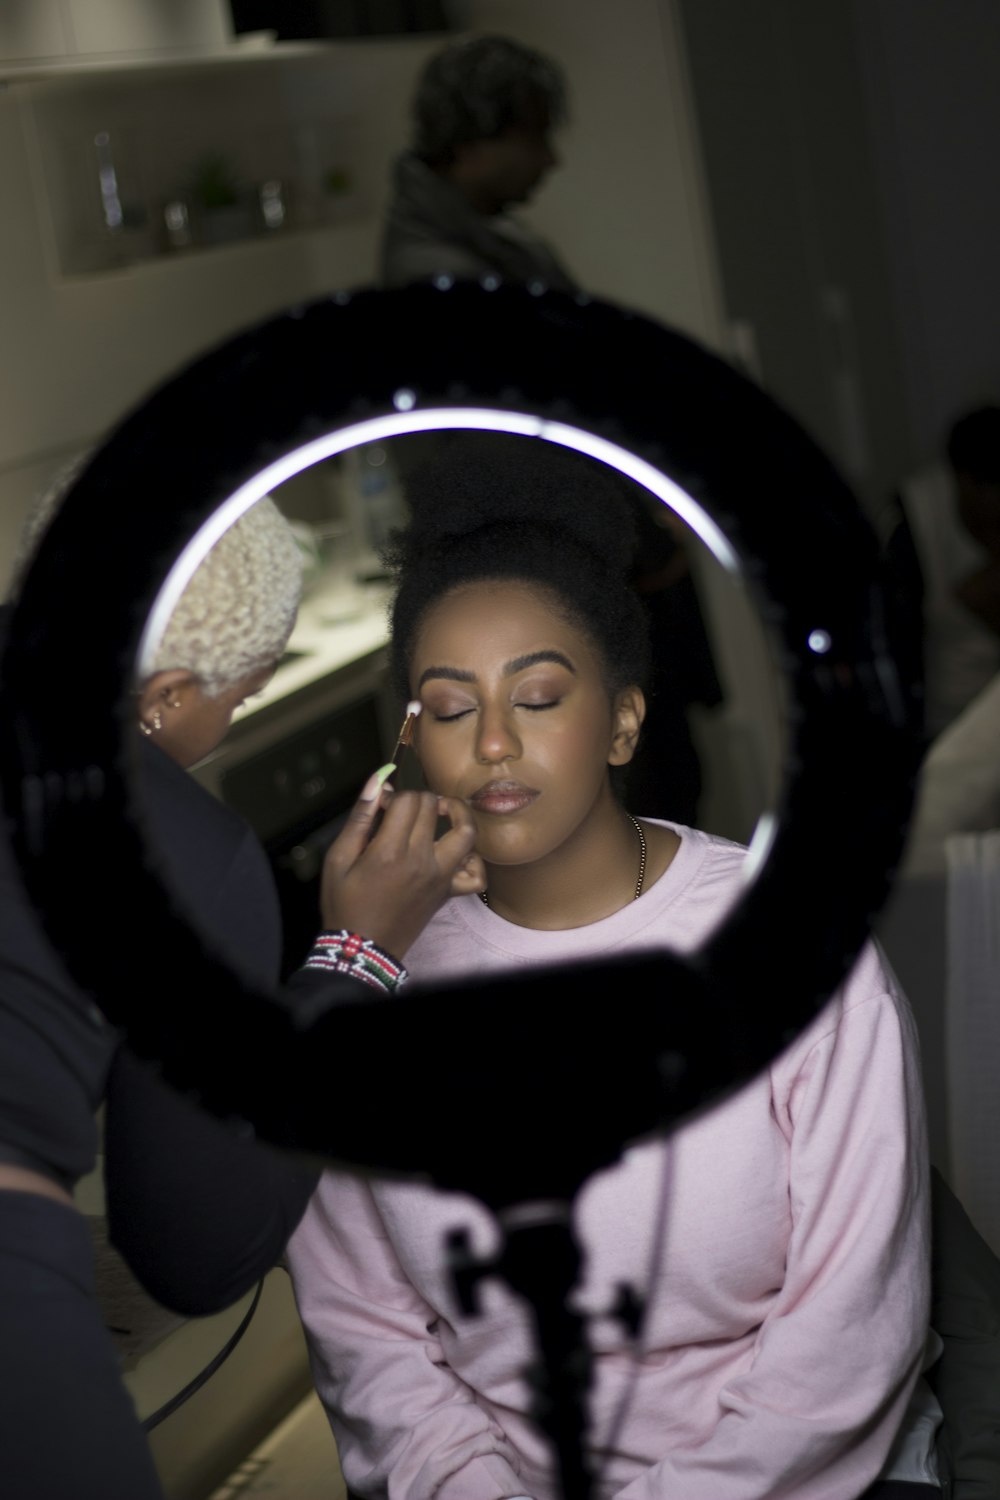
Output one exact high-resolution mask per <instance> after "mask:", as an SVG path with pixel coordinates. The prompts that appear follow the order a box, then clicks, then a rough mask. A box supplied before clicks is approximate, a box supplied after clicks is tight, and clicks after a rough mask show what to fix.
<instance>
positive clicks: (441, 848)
mask: <svg viewBox="0 0 1000 1500" xmlns="http://www.w3.org/2000/svg"><path fill="white" fill-rule="evenodd" d="M466 811H468V809H466ZM442 816H444V817H448V816H450V814H449V813H447V812H444V813H442ZM475 842H476V825H475V823H474V822H473V821H472V818H471V816H470V817H469V818H468V820H467V821H466V820H462V821H459V822H458V824H457V826H455V825H453V826H452V827H451V828H449V830H448V832H447V833H445V834H442V835H441V837H440V838H439V839H438V841H437V843H436V844H435V845H434V857H435V859H436V860H437V866H438V869H439V870H440V872H441V874H442V875H445V876H446V877H447V878H448V879H449V880H450V879H451V877H452V876H453V875H454V873H455V871H456V870H457V869H458V868H459V866H460V865H462V864H463V863H464V862H465V860H467V859H468V857H469V855H470V854H471V853H472V851H473V847H474V845H475Z"/></svg>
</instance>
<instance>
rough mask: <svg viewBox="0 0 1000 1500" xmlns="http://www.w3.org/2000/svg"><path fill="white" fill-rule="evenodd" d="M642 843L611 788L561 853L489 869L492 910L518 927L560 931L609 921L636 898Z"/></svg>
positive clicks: (542, 930)
mask: <svg viewBox="0 0 1000 1500" xmlns="http://www.w3.org/2000/svg"><path fill="white" fill-rule="evenodd" d="M639 856H640V845H639V839H638V835H637V834H636V831H635V827H634V826H633V824H632V822H631V821H630V819H629V817H628V815H627V814H626V813H625V812H624V811H623V809H622V808H621V807H620V806H619V805H618V803H617V802H615V800H614V798H613V797H612V795H611V792H610V789H608V791H607V794H606V796H605V795H603V794H602V797H601V799H600V800H599V802H598V803H597V804H595V806H594V808H593V809H592V811H591V813H590V815H589V816H588V817H587V818H586V819H585V820H584V822H583V823H582V824H581V825H580V826H579V827H578V828H577V829H576V830H575V832H574V833H573V834H571V836H570V837H569V838H568V839H567V840H566V841H565V842H564V843H563V844H560V845H559V847H558V848H557V849H553V850H552V852H551V853H550V854H547V855H545V857H544V858H543V859H539V860H535V861H534V862H533V863H532V864H530V865H487V867H486V875H487V890H488V892H489V903H490V908H491V910H492V911H495V912H496V913H497V915H498V916H501V917H504V918H505V919H506V920H507V921H508V922H513V923H515V925H516V926H518V927H533V928H535V929H537V930H538V931H541V932H561V931H565V930H566V929H568V928H571V927H587V926H589V925H590V923H591V922H599V921H600V920H601V918H602V917H610V916H611V915H612V914H613V913H614V912H616V911H620V910H621V908H622V907H623V906H627V905H628V904H629V903H630V902H631V901H633V900H634V899H635V887H636V879H637V877H638V873H639Z"/></svg>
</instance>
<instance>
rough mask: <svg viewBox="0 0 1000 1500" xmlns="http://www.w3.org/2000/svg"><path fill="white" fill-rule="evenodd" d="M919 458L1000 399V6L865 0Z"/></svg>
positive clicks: (864, 45)
mask: <svg viewBox="0 0 1000 1500" xmlns="http://www.w3.org/2000/svg"><path fill="white" fill-rule="evenodd" d="M854 17H855V24H856V27H857V32H858V37H859V45H860V48H861V53H862V57H863V59H864V62H865V70H866V71H865V100H864V102H865V105H866V109H867V114H868V119H869V126H870V131H871V137H872V144H873V151H874V161H875V165H876V169H877V172H878V175H879V183H880V197H881V206H882V227H883V233H884V235H885V240H886V244H887V246H888V248H889V251H890V255H891V266H892V277H893V286H892V293H893V296H894V301H895V311H896V321H897V326H898V328H899V332H900V339H901V344H902V347H903V352H904V366H903V368H904V376H905V391H906V396H907V401H908V405H909V412H910V423H911V426H912V429H913V433H914V453H913V458H914V461H915V462H923V461H926V460H928V459H931V458H936V457H938V456H939V455H940V452H941V440H942V436H943V434H944V431H945V429H946V427H947V425H948V423H949V422H950V421H951V419H952V418H953V417H954V416H956V415H957V414H958V412H959V411H960V410H961V409H962V408H963V407H965V406H967V405H970V404H972V403H975V402H979V401H982V400H983V399H984V398H988V399H993V400H1000V295H998V289H997V277H998V270H997V268H998V266H1000V193H998V192H997V190H996V163H997V159H998V157H1000V85H998V70H997V59H998V57H1000V6H998V5H997V4H996V0H951V3H949V4H942V3H941V0H854Z"/></svg>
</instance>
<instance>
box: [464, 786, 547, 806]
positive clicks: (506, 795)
mask: <svg viewBox="0 0 1000 1500" xmlns="http://www.w3.org/2000/svg"><path fill="white" fill-rule="evenodd" d="M537 796H539V793H538V792H536V791H535V789H534V788H533V787H530V786H522V784H521V783H520V782H519V781H488V782H487V783H486V785H485V786H481V787H480V788H479V790H478V792H473V794H472V796H471V797H470V798H469V801H470V802H471V803H472V805H473V807H474V808H475V810H476V812H486V813H496V814H500V813H514V812H521V810H522V809H523V808H525V807H527V806H528V805H529V803H531V802H534V800H535V798H536V797H537Z"/></svg>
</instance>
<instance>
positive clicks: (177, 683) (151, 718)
mask: <svg viewBox="0 0 1000 1500" xmlns="http://www.w3.org/2000/svg"><path fill="white" fill-rule="evenodd" d="M197 690H198V685H197V682H196V680H195V678H194V676H193V675H192V673H190V672H188V671H185V669H184V668H183V667H171V668H170V669H169V670H168V671H166V672H154V673H153V675H152V677H147V678H146V681H145V682H144V683H143V685H142V687H141V688H140V689H139V722H140V724H142V725H143V726H144V728H145V729H146V731H147V733H155V731H156V730H157V729H160V728H162V726H163V721H164V719H165V718H166V716H167V715H168V714H175V713H177V712H178V711H179V710H183V709H185V708H186V707H187V706H188V705H189V702H190V700H191V699H192V698H193V696H194V694H195V692H196V691H197Z"/></svg>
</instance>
